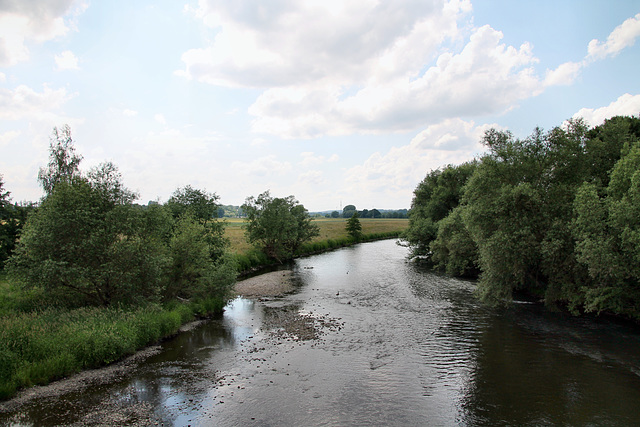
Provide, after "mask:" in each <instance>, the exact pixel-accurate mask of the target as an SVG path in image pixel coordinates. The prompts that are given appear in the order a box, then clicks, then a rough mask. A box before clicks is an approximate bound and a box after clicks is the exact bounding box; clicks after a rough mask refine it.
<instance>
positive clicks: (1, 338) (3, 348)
mask: <svg viewBox="0 0 640 427" xmlns="http://www.w3.org/2000/svg"><path fill="white" fill-rule="evenodd" d="M398 233H399V232H388V233H374V234H369V235H367V236H364V238H362V239H359V240H354V239H350V238H345V239H329V240H327V241H316V242H313V243H310V244H308V245H305V246H304V247H303V248H302V249H301V250H300V251H299V256H308V255H312V254H318V253H322V252H327V251H331V250H333V249H337V248H340V247H344V246H350V245H353V244H357V243H362V242H365V241H373V240H381V239H389V238H394V237H397V236H398ZM239 265H240V267H243V266H242V265H241V264H240V263H239ZM268 265H269V262H268V260H266V261H265V258H264V257H256V258H255V259H253V260H252V261H251V262H250V263H249V265H245V266H244V267H245V268H244V270H243V269H242V268H240V270H241V271H244V272H248V271H255V270H256V269H257V268H260V267H265V266H268ZM292 274H293V273H292V272H291V271H290V270H284V271H282V270H281V271H276V272H271V273H266V274H262V275H259V276H257V277H251V278H248V279H245V280H241V281H239V282H238V283H237V284H236V287H235V292H236V294H237V295H242V296H244V297H248V298H268V297H278V296H284V295H286V294H288V293H290V292H292V291H293V290H294V289H295V285H294V283H293V281H292ZM2 285H3V287H5V288H7V289H5V290H4V291H5V292H4V296H5V297H6V296H10V294H11V292H10V291H9V285H8V283H6V282H3V284H2ZM12 298H13V299H15V298H17V297H16V296H10V298H9V299H12ZM30 298H31V297H30ZM5 299H6V298H5ZM31 299H32V300H33V301H26V302H24V301H23V302H16V301H2V304H0V306H1V307H0V309H2V316H0V400H4V399H9V398H11V397H13V396H15V395H16V392H17V391H19V390H24V389H29V388H31V387H33V386H39V385H44V384H48V383H50V382H51V381H55V380H59V379H61V378H66V377H69V376H71V375H74V374H76V373H78V372H81V371H84V370H88V369H95V368H99V367H102V366H105V365H110V364H112V363H114V362H118V361H120V360H123V358H125V357H127V356H130V355H132V354H134V353H136V351H138V350H140V349H143V348H145V347H147V346H149V345H153V344H155V343H157V342H158V341H159V340H161V339H164V338H167V337H170V336H172V335H174V334H176V333H177V331H178V330H179V328H180V327H181V325H184V324H186V323H189V322H191V321H192V320H193V319H195V318H200V317H207V316H211V315H212V314H215V313H220V312H221V311H222V308H223V306H224V302H223V301H219V300H213V299H212V300H208V301H200V302H178V301H174V302H172V303H170V304H168V305H164V306H163V305H158V304H149V305H146V306H143V307H132V308H107V307H91V308H79V309H74V310H68V309H58V308H46V309H43V310H42V309H41V310H38V309H35V308H34V309H31V310H27V311H19V310H18V311H15V310H12V309H10V307H9V306H14V305H16V304H17V305H24V304H27V305H29V306H34V307H36V306H37V297H36V298H35V299H34V298H31Z"/></svg>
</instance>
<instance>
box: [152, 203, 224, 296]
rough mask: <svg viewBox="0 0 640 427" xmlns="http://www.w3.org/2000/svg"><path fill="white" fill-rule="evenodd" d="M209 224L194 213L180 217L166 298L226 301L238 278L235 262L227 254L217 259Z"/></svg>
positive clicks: (172, 242)
mask: <svg viewBox="0 0 640 427" xmlns="http://www.w3.org/2000/svg"><path fill="white" fill-rule="evenodd" d="M208 233H209V230H208V228H207V226H206V224H204V223H202V222H201V221H198V220H196V219H195V218H193V216H192V215H191V214H190V213H187V214H185V215H183V216H181V217H180V219H179V220H178V222H177V224H176V226H175V227H174V232H173V235H172V236H171V239H170V242H169V254H170V255H169V256H170V260H171V261H170V265H169V271H168V277H169V281H168V284H167V286H166V289H165V291H164V298H165V299H167V300H171V299H174V298H183V299H189V298H196V299H203V298H206V297H211V296H217V297H219V298H223V299H226V298H227V297H228V295H229V293H230V291H231V287H232V286H233V284H234V282H235V279H236V268H235V262H234V260H233V259H232V258H231V257H230V256H228V254H226V252H225V253H223V255H222V256H219V257H217V258H213V257H211V253H216V252H218V251H219V249H218V248H211V247H210V245H211V243H210V241H209V240H208V238H207V235H208Z"/></svg>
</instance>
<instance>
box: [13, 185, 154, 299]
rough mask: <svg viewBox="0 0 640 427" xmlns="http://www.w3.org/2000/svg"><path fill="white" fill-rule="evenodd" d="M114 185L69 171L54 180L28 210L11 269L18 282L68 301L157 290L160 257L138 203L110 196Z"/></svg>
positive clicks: (148, 293) (141, 296)
mask: <svg viewBox="0 0 640 427" xmlns="http://www.w3.org/2000/svg"><path fill="white" fill-rule="evenodd" d="M119 188H121V187H120V186H119V185H116V186H114V187H109V188H106V187H104V181H103V182H92V181H90V180H89V179H87V178H83V177H73V178H71V179H69V180H63V181H60V182H58V183H57V184H56V185H55V188H53V191H52V193H51V194H49V195H48V196H47V197H46V198H45V199H44V200H43V202H42V205H41V206H40V207H39V208H38V210H37V211H35V212H34V213H33V214H32V215H30V216H29V217H28V219H27V223H26V224H25V226H24V229H23V233H22V236H21V238H20V241H19V242H18V246H17V248H16V250H15V253H14V255H13V256H12V257H11V259H10V261H9V268H10V271H11V274H12V275H13V276H14V277H16V278H18V279H20V282H21V283H22V284H23V286H25V287H26V288H35V287H40V288H42V289H43V290H44V292H45V294H46V295H47V296H48V297H49V299H50V300H55V301H59V302H61V303H64V304H69V305H74V306H78V305H86V304H90V305H105V306H106V305H111V304H114V303H135V302H139V301H143V300H153V299H155V298H157V297H158V296H159V295H160V291H161V286H160V284H161V282H162V277H163V274H162V270H163V268H164V266H165V264H166V257H165V256H164V253H163V249H162V245H161V241H160V239H158V238H157V236H156V235H155V234H149V233H145V232H144V231H145V230H148V228H146V227H144V226H143V224H144V218H143V217H142V216H141V215H142V213H143V211H141V210H137V209H135V208H134V207H133V206H132V205H131V203H123V201H122V199H119V200H118V198H117V197H115V195H117V194H120V190H119Z"/></svg>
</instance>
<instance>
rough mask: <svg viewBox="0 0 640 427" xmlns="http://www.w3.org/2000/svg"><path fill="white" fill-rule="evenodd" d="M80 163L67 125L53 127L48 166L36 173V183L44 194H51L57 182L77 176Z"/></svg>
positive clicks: (80, 157) (79, 157) (80, 158)
mask: <svg viewBox="0 0 640 427" xmlns="http://www.w3.org/2000/svg"><path fill="white" fill-rule="evenodd" d="M81 161H82V156H80V155H78V154H76V151H75V147H74V146H73V138H72V137H71V128H70V127H69V125H64V126H63V127H62V128H61V129H58V128H57V127H54V128H53V133H52V134H51V137H50V139H49V164H48V165H47V167H46V168H40V171H39V172H38V181H40V185H41V186H42V189H43V190H44V192H45V194H47V195H48V194H51V193H52V192H53V189H54V188H55V186H56V185H57V184H58V183H59V182H62V181H70V180H71V179H72V178H74V177H76V176H78V175H79V174H80V169H79V165H80V162H81Z"/></svg>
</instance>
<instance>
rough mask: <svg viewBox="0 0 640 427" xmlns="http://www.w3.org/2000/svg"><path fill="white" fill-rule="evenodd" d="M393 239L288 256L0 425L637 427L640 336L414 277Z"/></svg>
mask: <svg viewBox="0 0 640 427" xmlns="http://www.w3.org/2000/svg"><path fill="white" fill-rule="evenodd" d="M406 256H407V249H406V248H403V247H401V246H398V245H397V244H396V243H395V241H393V240H385V241H379V242H374V243H366V244H361V245H357V246H354V247H349V248H343V249H340V250H337V251H334V252H329V253H325V254H321V255H315V256H311V257H307V258H302V259H298V260H296V261H295V263H294V264H293V266H292V267H291V268H292V269H293V270H294V278H295V284H296V291H295V292H293V293H292V294H290V295H287V296H286V297H283V298H272V299H264V300H248V299H242V298H237V299H235V300H233V301H232V302H231V303H230V304H229V305H228V306H227V308H226V310H225V313H224V315H223V316H222V318H220V319H216V320H212V321H210V322H207V323H206V324H204V325H202V326H200V327H198V328H195V329H193V330H191V331H189V332H186V333H183V334H181V335H179V336H177V337H176V338H175V339H172V340H169V341H166V342H164V343H162V345H161V349H160V351H159V352H157V354H155V355H153V356H151V357H149V358H147V359H146V360H145V361H144V362H142V363H140V364H139V365H138V366H137V367H136V368H135V369H134V370H133V371H131V372H130V373H128V374H127V375H126V376H124V377H118V378H116V379H114V380H113V381H110V382H108V383H107V384H99V385H96V386H87V387H84V388H83V389H82V390H80V391H75V392H69V393H66V394H63V395H55V396H51V397H49V398H47V397H43V398H39V399H33V400H31V401H28V402H25V403H24V404H23V405H20V407H19V408H17V409H16V410H15V411H13V412H10V413H4V414H2V418H0V422H5V423H8V424H13V425H25V426H47V425H74V423H75V425H92V424H94V425H104V424H108V423H111V424H113V425H119V424H130V425H147V424H150V425H177V426H187V425H191V426H209V425H211V426H214V425H215V426H237V425H243V426H245V425H246V426H252V425H255V426H281V425H285V426H301V425H308V426H312V425H314V426H315V425H317V426H351V425H384V426H394V425H399V426H400V425H401V426H413V425H420V426H431V425H434V426H441V425H445V426H446V425H470V426H475V425H518V426H520V425H532V426H533V425H535V426H538V425H607V426H610V425H639V424H640V329H639V328H638V327H636V326H633V325H628V324H625V323H623V322H617V321H612V320H608V319H602V318H595V317H591V318H575V317H571V316H568V315H566V314H563V313H550V312H547V311H545V310H544V309H543V308H542V307H540V306H539V305H538V304H532V303H528V302H526V301H519V302H515V303H514V304H513V306H512V307H510V308H506V309H495V308H490V307H487V306H485V305H483V304H481V303H480V302H478V301H477V300H476V299H475V297H474V296H473V290H474V286H475V285H474V283H472V282H468V281H462V280H457V279H452V278H449V277H445V276H441V275H438V274H434V273H431V272H428V271H425V270H422V269H421V268H420V267H419V266H416V265H415V264H413V263H411V262H408V261H407V259H406Z"/></svg>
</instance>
